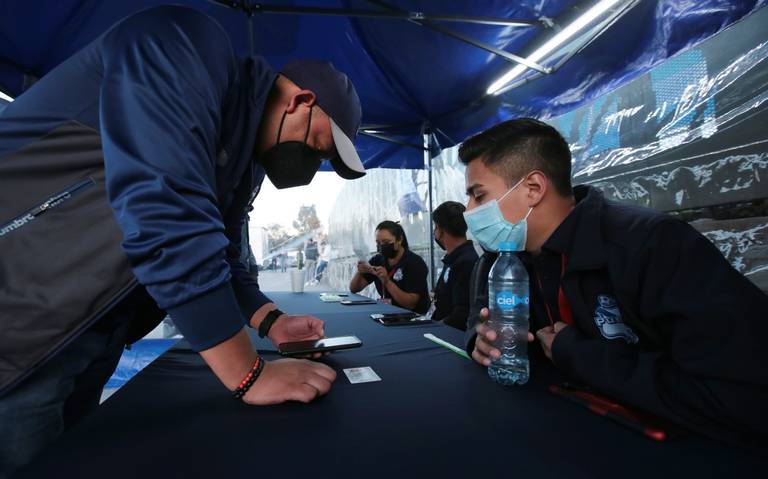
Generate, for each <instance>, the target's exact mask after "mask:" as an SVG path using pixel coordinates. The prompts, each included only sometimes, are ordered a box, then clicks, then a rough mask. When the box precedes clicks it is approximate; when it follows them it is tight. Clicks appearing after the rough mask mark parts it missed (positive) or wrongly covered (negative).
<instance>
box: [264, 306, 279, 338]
mask: <svg viewBox="0 0 768 479" xmlns="http://www.w3.org/2000/svg"><path fill="white" fill-rule="evenodd" d="M284 314H285V313H284V312H282V311H280V310H279V309H273V310H272V311H270V312H268V313H267V315H266V316H265V317H264V320H263V321H262V322H261V324H260V325H259V337H260V338H264V337H266V336H267V334H269V330H270V329H272V325H273V324H275V321H277V318H279V317H280V316H282V315H284Z"/></svg>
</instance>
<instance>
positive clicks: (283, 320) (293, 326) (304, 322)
mask: <svg viewBox="0 0 768 479" xmlns="http://www.w3.org/2000/svg"><path fill="white" fill-rule="evenodd" d="M324 324H325V323H323V321H321V320H320V319H317V318H316V317H314V316H300V315H296V316H294V315H290V314H284V315H282V316H280V317H279V318H277V321H275V323H274V324H273V325H272V327H271V328H270V329H269V334H268V335H267V336H268V337H269V339H271V340H272V343H273V344H274V345H275V346H279V345H280V344H282V343H290V342H294V341H309V340H311V339H320V338H323V337H325V329H324Z"/></svg>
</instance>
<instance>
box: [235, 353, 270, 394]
mask: <svg viewBox="0 0 768 479" xmlns="http://www.w3.org/2000/svg"><path fill="white" fill-rule="evenodd" d="M263 369H264V360H263V359H261V356H257V357H256V361H255V362H254V363H253V366H251V370H250V371H248V374H246V375H245V377H244V378H243V380H242V381H240V385H239V386H238V387H237V389H235V390H234V391H232V396H234V397H235V399H242V397H243V396H245V393H247V392H248V390H249V389H251V386H253V383H255V382H256V380H257V379H258V378H259V376H260V375H261V371H262V370H263Z"/></svg>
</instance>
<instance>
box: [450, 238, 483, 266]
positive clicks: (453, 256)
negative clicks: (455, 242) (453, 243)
mask: <svg viewBox="0 0 768 479" xmlns="http://www.w3.org/2000/svg"><path fill="white" fill-rule="evenodd" d="M468 249H471V250H473V251H474V249H475V248H474V246H472V241H469V240H467V241H465V242H463V243H462V244H460V245H459V246H457V247H456V249H455V250H453V251H451V252H450V253H449V254H447V255H445V256H443V263H445V264H447V265H451V264H453V263H455V262H456V260H457V259H459V257H460V256H461V255H462V254H465V253H466V252H467V250H468Z"/></svg>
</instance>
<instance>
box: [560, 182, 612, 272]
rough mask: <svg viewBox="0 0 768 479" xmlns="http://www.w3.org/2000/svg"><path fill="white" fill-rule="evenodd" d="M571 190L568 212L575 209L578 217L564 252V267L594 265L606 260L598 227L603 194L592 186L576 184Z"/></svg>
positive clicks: (568, 268) (594, 266)
mask: <svg viewBox="0 0 768 479" xmlns="http://www.w3.org/2000/svg"><path fill="white" fill-rule="evenodd" d="M573 192H574V196H575V197H576V207H575V208H574V210H573V211H572V212H571V214H574V213H576V214H577V220H578V221H577V223H576V225H575V227H574V230H573V240H572V242H571V247H570V251H569V252H568V253H567V254H568V267H567V271H577V270H586V269H598V268H600V267H602V266H604V265H606V264H607V263H608V256H607V254H606V248H605V240H604V238H603V228H602V226H603V225H602V213H603V208H604V206H605V198H603V195H602V193H600V191H598V190H597V189H596V188H594V187H592V186H577V187H575V188H574V189H573Z"/></svg>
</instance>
